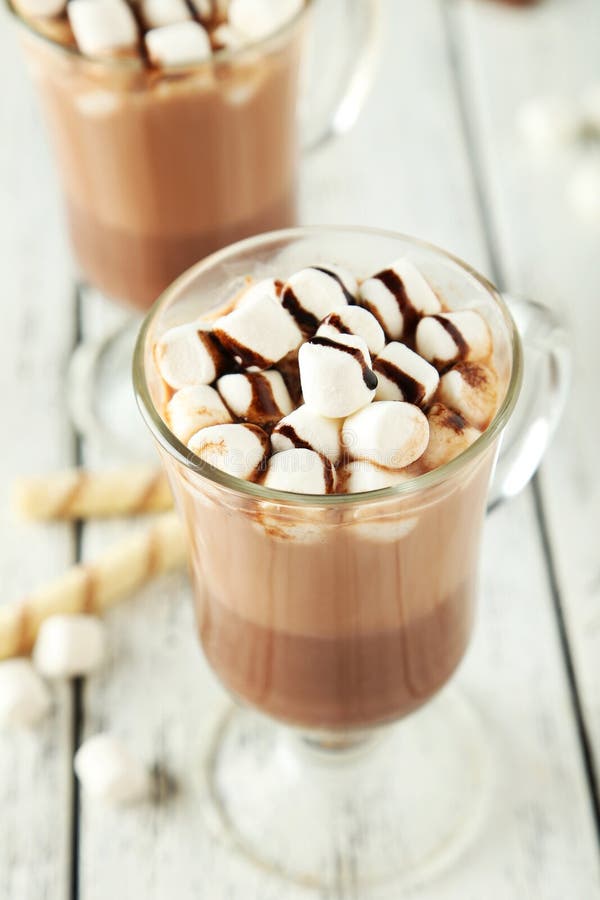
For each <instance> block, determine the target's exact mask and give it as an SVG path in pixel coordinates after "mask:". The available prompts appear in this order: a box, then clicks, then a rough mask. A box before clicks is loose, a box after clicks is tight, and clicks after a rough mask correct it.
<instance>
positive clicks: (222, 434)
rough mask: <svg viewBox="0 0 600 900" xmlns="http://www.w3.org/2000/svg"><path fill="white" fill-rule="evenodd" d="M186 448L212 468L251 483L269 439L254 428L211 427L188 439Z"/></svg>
mask: <svg viewBox="0 0 600 900" xmlns="http://www.w3.org/2000/svg"><path fill="white" fill-rule="evenodd" d="M188 447H189V448H190V450H191V451H192V452H193V453H195V454H196V456H199V457H200V459H203V460H204V462H207V463H209V464H210V465H211V466H214V467H215V468H216V469H221V471H222V472H227V473H228V474H229V475H234V476H235V477H236V478H244V479H246V480H247V481H251V480H252V479H253V478H255V477H256V475H257V474H258V471H259V470H260V468H261V467H262V465H263V463H264V460H265V457H266V455H267V451H268V447H269V438H268V436H267V435H266V434H265V432H264V431H262V429H260V428H258V427H257V426H256V425H238V424H235V425H213V426H211V427H210V428H203V429H202V431H199V432H198V433H197V434H195V435H194V436H193V437H192V438H190V440H189V441H188Z"/></svg>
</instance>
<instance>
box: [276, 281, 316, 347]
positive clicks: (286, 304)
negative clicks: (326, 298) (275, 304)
mask: <svg viewBox="0 0 600 900" xmlns="http://www.w3.org/2000/svg"><path fill="white" fill-rule="evenodd" d="M281 305H282V306H283V308H284V309H287V311H288V312H289V314H290V316H291V317H292V319H293V320H294V321H295V323H296V325H298V327H299V328H300V330H301V331H302V334H304V335H307V334H314V333H315V331H316V330H317V328H318V327H319V320H318V319H317V317H316V316H314V315H313V314H312V313H311V312H309V311H308V310H307V309H304V307H303V306H302V304H301V303H300V301H299V300H298V298H297V297H296V295H295V293H294V290H293V288H291V287H290V286H289V285H288V286H287V287H286V288H285V290H284V292H283V295H282V297H281Z"/></svg>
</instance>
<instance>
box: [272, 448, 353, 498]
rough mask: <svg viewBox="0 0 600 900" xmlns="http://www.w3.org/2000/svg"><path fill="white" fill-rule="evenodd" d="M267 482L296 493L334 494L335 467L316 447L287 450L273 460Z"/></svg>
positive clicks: (278, 488) (274, 487)
mask: <svg viewBox="0 0 600 900" xmlns="http://www.w3.org/2000/svg"><path fill="white" fill-rule="evenodd" d="M264 486H265V487H268V488H271V489H273V490H276V491H291V492H292V493H294V494H332V493H333V492H334V491H335V469H334V468H333V466H332V464H331V462H330V461H329V460H328V459H326V458H325V457H324V456H321V455H320V454H319V453H315V451H314V450H306V449H294V450H284V451H283V453H276V454H275V455H274V456H272V457H271V459H270V460H269V463H268V465H267V472H266V475H265V480H264Z"/></svg>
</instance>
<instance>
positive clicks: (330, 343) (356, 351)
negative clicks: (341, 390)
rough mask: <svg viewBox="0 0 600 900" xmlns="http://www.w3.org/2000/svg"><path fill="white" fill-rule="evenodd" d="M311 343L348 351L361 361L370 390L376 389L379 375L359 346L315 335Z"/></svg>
mask: <svg viewBox="0 0 600 900" xmlns="http://www.w3.org/2000/svg"><path fill="white" fill-rule="evenodd" d="M310 343H311V344H314V345H315V346H317V347H331V348H332V349H333V350H341V351H342V352H343V353H348V354H349V355H350V356H353V357H354V359H355V360H356V361H357V363H359V365H360V366H361V369H362V377H363V381H364V383H365V384H366V386H367V387H368V388H369V390H370V391H374V390H375V388H376V387H377V385H378V383H379V382H378V380H377V375H376V374H375V372H373V370H372V369H370V368H369V367H368V365H367V363H366V360H365V357H364V354H363V352H362V350H361V349H360V348H359V347H351V346H350V345H349V344H340V343H338V342H337V341H334V340H332V339H331V338H328V337H321V336H320V335H319V336H318V337H314V338H312V339H311V341H310Z"/></svg>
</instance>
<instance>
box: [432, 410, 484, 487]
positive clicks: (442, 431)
mask: <svg viewBox="0 0 600 900" xmlns="http://www.w3.org/2000/svg"><path fill="white" fill-rule="evenodd" d="M427 419H428V421H429V443H428V445H427V449H426V450H425V453H424V454H423V456H422V457H421V459H420V461H419V464H420V466H421V467H422V468H423V470H424V471H426V472H429V471H431V470H432V469H437V468H438V467H439V466H443V465H445V464H446V463H448V462H450V460H452V459H454V458H455V457H456V456H458V455H459V454H460V453H462V452H463V450H466V449H467V447H469V446H470V445H471V444H472V443H473V442H474V441H476V440H477V438H478V437H479V435H480V433H481V432H479V431H478V430H477V429H476V428H472V427H471V426H470V425H469V424H468V423H467V422H466V421H465V420H464V419H463V418H462V416H461V415H460V414H459V413H456V412H453V411H452V410H450V409H448V407H447V406H444V404H443V403H435V404H434V405H433V406H432V407H431V409H430V410H429V413H428V415H427Z"/></svg>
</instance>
